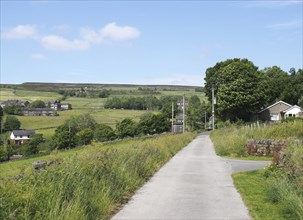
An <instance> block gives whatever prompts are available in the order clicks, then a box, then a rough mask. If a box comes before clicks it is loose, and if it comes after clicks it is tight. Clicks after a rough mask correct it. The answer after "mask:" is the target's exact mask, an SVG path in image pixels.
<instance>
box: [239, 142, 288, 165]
mask: <svg viewBox="0 0 303 220" xmlns="http://www.w3.org/2000/svg"><path fill="white" fill-rule="evenodd" d="M287 145H288V142H287V141H285V140H272V139H259V140H248V141H247V143H246V146H245V147H246V152H247V154H248V155H254V156H273V161H274V163H276V164H279V162H280V160H281V158H283V157H284V154H285V153H284V150H285V148H286V147H287Z"/></svg>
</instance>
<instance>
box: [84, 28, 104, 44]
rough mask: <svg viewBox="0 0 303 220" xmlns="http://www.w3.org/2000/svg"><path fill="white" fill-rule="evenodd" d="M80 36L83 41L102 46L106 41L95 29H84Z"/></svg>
mask: <svg viewBox="0 0 303 220" xmlns="http://www.w3.org/2000/svg"><path fill="white" fill-rule="evenodd" d="M80 36H81V38H82V39H83V40H85V41H87V42H90V43H94V44H100V43H103V42H104V39H103V38H102V36H101V35H100V33H98V32H97V31H95V30H93V29H89V28H82V29H81V30H80Z"/></svg>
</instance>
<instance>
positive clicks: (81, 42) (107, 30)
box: [1, 22, 141, 51]
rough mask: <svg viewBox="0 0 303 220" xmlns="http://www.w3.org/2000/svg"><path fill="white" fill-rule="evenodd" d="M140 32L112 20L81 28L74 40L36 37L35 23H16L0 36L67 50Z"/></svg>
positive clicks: (63, 28)
mask: <svg viewBox="0 0 303 220" xmlns="http://www.w3.org/2000/svg"><path fill="white" fill-rule="evenodd" d="M70 28H71V27H70V26H69V25H67V24H61V25H57V26H54V27H53V28H52V29H53V30H54V29H55V30H59V31H65V32H66V31H69V30H70ZM140 34H141V33H140V31H139V30H138V29H136V28H134V27H130V26H118V25H117V24H116V23H115V22H112V23H109V24H107V25H105V26H104V27H103V28H101V29H100V30H94V29H90V28H81V29H80V34H79V35H80V36H79V38H78V39H74V40H69V39H66V38H64V37H62V36H58V35H54V34H50V35H47V36H44V37H38V35H37V30H36V27H35V25H18V26H16V27H15V28H12V29H9V30H6V31H4V32H1V38H5V39H26V38H33V39H35V40H38V41H39V42H40V43H41V44H42V46H43V47H44V48H45V49H47V50H57V51H69V50H84V49H88V48H89V47H90V46H91V45H93V44H102V43H105V42H111V41H122V40H128V39H133V38H137V37H139V36H140Z"/></svg>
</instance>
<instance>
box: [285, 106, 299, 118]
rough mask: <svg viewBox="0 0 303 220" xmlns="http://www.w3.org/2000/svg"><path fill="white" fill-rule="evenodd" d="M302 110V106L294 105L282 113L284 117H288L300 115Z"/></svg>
mask: <svg viewBox="0 0 303 220" xmlns="http://www.w3.org/2000/svg"><path fill="white" fill-rule="evenodd" d="M301 112H302V109H301V107H300V106H297V105H294V106H292V107H290V108H288V109H286V110H284V111H283V112H282V115H283V116H284V118H287V117H300V114H299V113H301Z"/></svg>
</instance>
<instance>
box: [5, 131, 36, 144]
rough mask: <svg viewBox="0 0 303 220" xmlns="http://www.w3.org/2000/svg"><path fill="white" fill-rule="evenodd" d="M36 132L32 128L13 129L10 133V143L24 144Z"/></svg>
mask: <svg viewBox="0 0 303 220" xmlns="http://www.w3.org/2000/svg"><path fill="white" fill-rule="evenodd" d="M34 134H36V132H35V131H32V130H13V131H12V133H11V135H10V140H9V142H10V144H14V145H22V144H24V143H26V142H27V141H29V140H30V139H31V136H33V135H34Z"/></svg>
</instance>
